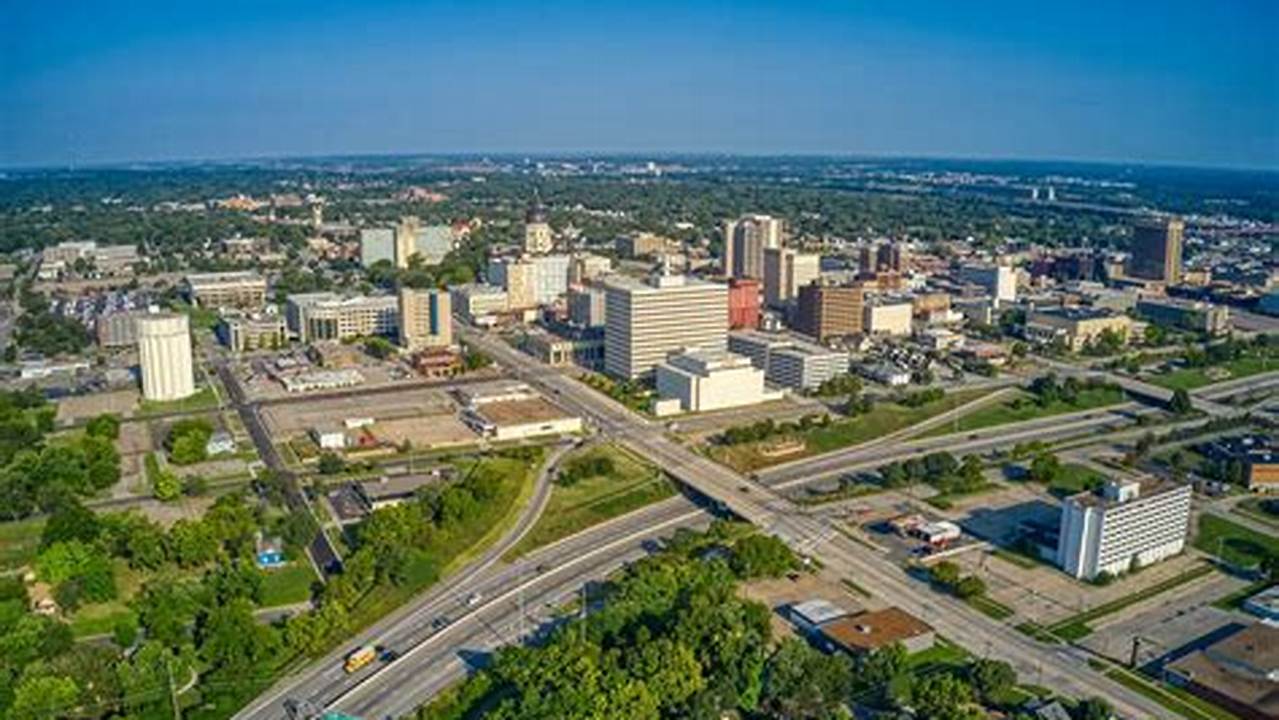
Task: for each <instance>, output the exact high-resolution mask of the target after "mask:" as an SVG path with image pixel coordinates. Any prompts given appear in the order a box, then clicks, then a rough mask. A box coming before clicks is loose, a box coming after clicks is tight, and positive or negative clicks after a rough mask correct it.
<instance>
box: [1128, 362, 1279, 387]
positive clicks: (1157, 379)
mask: <svg viewBox="0 0 1279 720" xmlns="http://www.w3.org/2000/svg"><path fill="white" fill-rule="evenodd" d="M1271 370H1279V357H1275V356H1272V357H1270V358H1264V357H1242V358H1239V359H1238V360H1233V361H1231V362H1228V363H1222V364H1221V365H1213V366H1210V367H1206V368H1184V369H1181V370H1173V371H1172V372H1168V373H1164V374H1162V375H1155V376H1152V377H1150V378H1147V381H1148V382H1150V383H1151V384H1152V385H1159V386H1160V387H1166V388H1168V389H1169V390H1194V389H1196V388H1201V387H1205V386H1207V385H1212V384H1213V383H1217V382H1225V381H1226V380H1236V379H1238V378H1243V377H1248V376H1249V375H1257V374H1259V373H1263V372H1269V371H1271ZM1210 371H1214V372H1215V371H1221V374H1222V377H1221V378H1213V377H1211V376H1210V375H1209V372H1210Z"/></svg>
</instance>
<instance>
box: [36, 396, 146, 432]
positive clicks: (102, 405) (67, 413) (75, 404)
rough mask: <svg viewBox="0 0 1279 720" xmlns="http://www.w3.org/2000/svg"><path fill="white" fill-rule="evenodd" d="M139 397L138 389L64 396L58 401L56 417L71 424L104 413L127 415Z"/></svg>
mask: <svg viewBox="0 0 1279 720" xmlns="http://www.w3.org/2000/svg"><path fill="white" fill-rule="evenodd" d="M138 398H139V393H138V391H137V390H115V391H112V392H102V393H93V394H91V395H75V396H72V397H66V398H62V399H61V400H59V401H58V414H57V418H56V419H57V422H58V424H59V425H70V424H73V423H77V422H80V421H83V420H88V419H90V418H93V417H97V416H98V415H102V414H103V413H112V414H114V415H117V416H119V417H125V416H127V415H129V414H130V413H132V412H133V410H134V408H136V407H137V406H138Z"/></svg>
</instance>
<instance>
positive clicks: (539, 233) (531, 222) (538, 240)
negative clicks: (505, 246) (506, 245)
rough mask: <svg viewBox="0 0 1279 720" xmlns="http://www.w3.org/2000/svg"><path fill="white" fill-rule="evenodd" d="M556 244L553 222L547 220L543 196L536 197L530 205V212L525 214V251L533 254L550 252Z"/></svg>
mask: <svg viewBox="0 0 1279 720" xmlns="http://www.w3.org/2000/svg"><path fill="white" fill-rule="evenodd" d="M554 246H555V240H554V238H553V237H552V235H551V224H550V222H548V221H547V216H546V207H545V206H544V205H542V200H541V198H534V200H533V204H532V205H529V208H528V214H526V215H525V216H524V252H526V253H531V254H538V253H548V252H550V251H551V249H552V248H553V247H554Z"/></svg>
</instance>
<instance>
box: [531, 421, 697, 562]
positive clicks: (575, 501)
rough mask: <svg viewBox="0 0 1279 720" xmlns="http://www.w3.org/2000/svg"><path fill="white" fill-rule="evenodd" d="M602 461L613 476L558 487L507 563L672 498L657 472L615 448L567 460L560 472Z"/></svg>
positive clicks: (671, 491) (603, 447)
mask: <svg viewBox="0 0 1279 720" xmlns="http://www.w3.org/2000/svg"><path fill="white" fill-rule="evenodd" d="M601 458H606V459H607V460H608V461H609V462H611V463H612V466H613V470H612V472H609V473H607V474H603V475H595V476H592V477H586V478H582V479H580V480H578V481H577V482H575V483H573V484H572V485H570V486H567V487H566V486H564V485H560V484H556V485H555V486H554V487H553V488H552V489H551V498H550V500H549V501H547V505H546V509H545V510H544V511H543V512H542V517H541V518H540V519H539V520H538V521H537V523H536V524H535V525H534V526H533V528H532V529H531V530H530V531H529V533H528V535H525V536H524V539H523V540H521V541H520V542H519V544H518V545H516V547H515V548H513V549H512V550H511V552H510V556H511V557H516V556H519V555H522V554H524V553H527V552H529V551H531V550H533V549H534V548H538V547H541V546H543V545H548V544H550V543H552V542H555V541H556V540H559V539H561V538H565V537H568V536H569V535H572V534H574V533H576V532H578V531H579V530H584V529H586V528H588V527H590V526H592V525H596V524H598V523H601V522H604V521H605V520H608V519H610V518H614V517H617V516H619V515H624V514H626V513H628V512H630V511H631V510H635V509H637V508H641V507H643V506H645V505H648V504H649V503H653V502H657V501H658V500H662V499H664V498H668V497H670V496H671V495H674V494H675V489H674V488H673V487H672V486H671V484H670V482H669V481H668V480H667V479H666V478H665V476H663V474H662V472H661V471H660V470H658V469H657V467H656V466H654V465H652V464H651V463H648V462H646V461H643V460H641V459H639V458H638V457H636V456H635V455H632V454H631V453H629V452H627V451H625V450H623V449H621V448H619V447H617V446H616V445H601V446H598V447H592V448H587V449H585V450H581V451H578V452H576V453H573V454H571V455H569V456H567V457H565V458H564V460H562V461H561V462H560V467H561V468H563V467H571V465H572V463H574V462H576V461H591V460H596V459H601Z"/></svg>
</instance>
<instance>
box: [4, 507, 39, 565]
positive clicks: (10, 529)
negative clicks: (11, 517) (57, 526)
mask: <svg viewBox="0 0 1279 720" xmlns="http://www.w3.org/2000/svg"><path fill="white" fill-rule="evenodd" d="M43 532H44V518H35V519H31V520H18V521H17V522H6V523H0V570H13V569H15V568H19V567H22V566H23V565H26V564H27V563H29V562H31V561H33V560H35V559H36V552H37V551H38V550H39V549H40V535H41V533H43Z"/></svg>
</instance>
